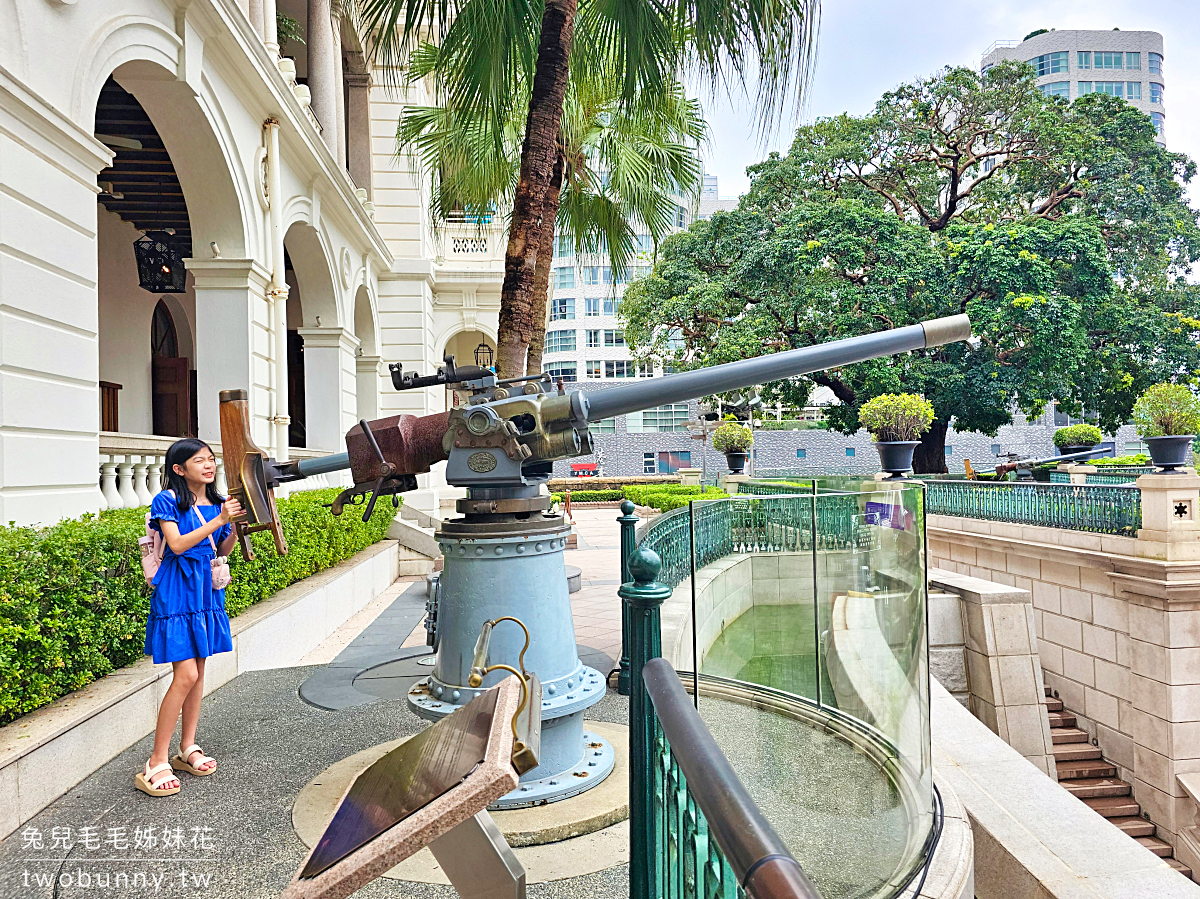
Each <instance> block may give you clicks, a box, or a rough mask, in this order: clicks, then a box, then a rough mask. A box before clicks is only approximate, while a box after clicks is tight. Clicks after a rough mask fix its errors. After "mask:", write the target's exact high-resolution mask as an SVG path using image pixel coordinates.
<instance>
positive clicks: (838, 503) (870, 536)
mask: <svg viewBox="0 0 1200 899" xmlns="http://www.w3.org/2000/svg"><path fill="white" fill-rule="evenodd" d="M740 486H743V487H744V486H746V485H745V484H742V485H740ZM755 486H757V485H755ZM814 502H815V504H816V516H815V520H814V515H813V504H814ZM693 505H694V507H695V513H694V516H692V515H691V512H690V509H689V507H688V506H681V507H680V508H678V509H672V510H671V511H669V512H664V513H663V514H662V515H659V516H658V517H657V518H655V519H654V520H653V522H652V523H651V524H650V526H649V527H648V528H647V529H646V531H645V533H644V534H643V535H642V539H641V540H640V541H639V542H638V546H640V547H645V548H646V549H652V550H654V552H655V553H656V554H657V555H658V557H659V558H660V559H661V560H662V572H661V573H660V574H659V577H658V580H659V582H660V583H663V584H667V585H669V586H671V587H676V586H678V585H679V584H681V583H682V582H683V581H684V579H685V578H688V577H690V576H691V573H692V528H693V527H694V529H695V532H696V566H697V567H699V568H702V567H704V566H705V565H708V564H710V563H712V562H715V561H716V560H717V559H720V558H722V557H724V556H727V555H729V554H731V553H751V552H811V551H812V548H813V545H812V537H813V527H814V525H815V526H816V533H817V549H848V548H850V547H858V548H859V549H867V548H869V547H870V545H871V544H872V541H874V540H877V539H878V530H877V529H876V528H871V527H867V526H866V524H865V522H864V520H863V513H862V510H861V509H860V507H859V497H858V495H856V494H843V493H818V494H815V495H813V494H800V495H796V494H795V491H791V494H790V495H772V494H749V495H742V494H739V495H737V496H735V497H732V498H730V499H721V500H712V501H697V502H695V503H694V504H693Z"/></svg>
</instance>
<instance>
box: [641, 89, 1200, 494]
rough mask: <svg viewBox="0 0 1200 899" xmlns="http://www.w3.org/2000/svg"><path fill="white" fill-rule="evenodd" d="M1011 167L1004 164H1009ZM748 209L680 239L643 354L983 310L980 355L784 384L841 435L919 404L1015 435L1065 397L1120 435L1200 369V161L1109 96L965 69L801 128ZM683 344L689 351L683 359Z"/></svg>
mask: <svg viewBox="0 0 1200 899" xmlns="http://www.w3.org/2000/svg"><path fill="white" fill-rule="evenodd" d="M988 160H991V162H988ZM751 173H752V178H753V180H752V187H751V190H750V192H749V193H748V194H747V195H746V196H745V197H743V199H742V201H741V203H740V204H739V207H738V209H737V210H736V211H734V212H732V213H729V214H724V215H717V216H714V217H713V218H712V220H710V221H708V222H699V223H697V224H695V225H693V226H692V228H690V229H689V230H688V232H685V233H683V234H680V235H677V236H675V237H672V238H669V239H668V240H667V241H666V242H665V243H664V245H663V247H662V250H661V251H660V258H659V262H658V264H657V265H656V266H655V270H654V273H653V275H652V276H651V277H650V278H648V279H644V280H643V281H640V282H638V283H637V284H635V285H633V286H632V287H631V288H630V289H629V290H628V291H627V292H626V298H625V300H624V302H623V304H622V312H623V314H624V315H625V316H626V317H627V328H626V334H627V337H628V338H629V339H630V340H631V341H632V342H633V343H635V344H636V346H637V347H638V349H639V351H640V352H643V353H653V354H657V355H662V356H664V357H668V358H671V357H674V359H675V362H676V364H678V365H681V366H688V365H706V364H711V363H713V362H721V361H727V360H729V359H736V358H744V357H746V356H752V355H758V354H761V353H762V352H764V351H766V352H772V351H777V350H781V349H788V348H792V347H798V346H807V345H811V344H815V343H820V342H823V341H827V340H833V339H837V338H840V337H846V336H852V335H856V334H862V333H865V332H868V331H872V330H878V329H880V328H891V327H899V326H902V325H907V324H912V323H915V322H917V321H920V320H922V319H928V318H933V317H936V316H941V315H951V314H955V313H959V312H967V313H968V314H969V315H970V316H971V320H972V323H973V330H974V333H975V336H976V339H975V340H973V341H972V342H971V343H969V344H955V345H952V346H948V347H941V348H938V349H935V350H928V351H921V352H914V353H909V354H905V355H903V356H900V357H897V358H893V359H884V360H875V361H872V362H866V363H861V364H859V365H856V366H850V367H847V368H844V369H840V370H835V371H829V372H822V373H817V374H815V375H813V376H812V377H811V378H808V379H796V380H795V381H792V382H787V383H783V384H776V385H771V390H772V392H773V393H774V394H775V395H777V396H779V397H780V398H782V399H784V400H785V401H787V402H790V403H796V404H801V403H803V402H804V401H805V400H806V398H807V395H808V392H809V390H810V389H811V387H812V385H813V384H814V383H816V384H822V385H825V386H828V387H829V388H830V389H832V390H833V392H834V395H835V396H836V397H837V398H838V400H839V402H840V403H841V405H839V406H835V407H833V409H832V410H831V416H830V417H831V419H832V424H833V426H834V427H836V428H838V429H840V430H843V431H851V430H853V429H855V428H856V427H857V416H858V407H859V406H860V405H861V404H862V403H863V402H865V401H866V400H868V399H870V398H871V397H873V396H877V395H879V394H883V393H894V392H899V391H902V390H903V391H909V392H920V393H922V394H924V395H925V396H926V397H928V398H929V399H930V400H931V401H932V402H933V405H934V408H935V410H936V413H937V418H936V419H935V420H934V422H933V425H932V427H931V428H930V430H929V432H927V433H926V435H925V436H924V437H923V438H922V445H921V447H919V448H918V451H917V456H916V460H915V462H916V466H917V470H918V471H945V434H946V430H947V428H948V427H949V424H950V422H951V420H952V419H953V420H954V421H955V423H956V426H957V427H959V428H963V429H977V430H980V431H983V432H985V433H989V434H994V433H995V432H996V429H997V428H998V427H999V426H1000V425H1002V424H1005V423H1007V422H1008V421H1009V419H1010V414H1011V410H1012V409H1014V408H1017V409H1020V410H1022V411H1024V412H1025V413H1027V414H1036V413H1037V412H1040V411H1041V409H1042V408H1043V407H1044V405H1045V403H1046V402H1047V401H1049V400H1051V399H1056V400H1058V401H1059V402H1060V403H1061V404H1062V405H1063V406H1064V408H1065V409H1066V410H1068V411H1071V412H1075V413H1078V412H1079V411H1080V409H1081V408H1082V407H1084V406H1086V408H1087V409H1088V410H1089V411H1092V412H1096V413H1098V414H1099V417H1100V423H1101V425H1102V426H1103V427H1105V428H1107V429H1110V430H1111V429H1113V428H1115V427H1116V426H1117V425H1119V424H1121V423H1122V422H1123V421H1124V420H1125V419H1126V418H1127V417H1128V415H1129V411H1130V408H1131V406H1132V403H1133V400H1134V399H1135V398H1136V397H1137V395H1138V394H1139V393H1140V392H1141V390H1143V389H1145V387H1147V386H1149V385H1150V384H1153V383H1156V382H1157V381H1162V380H1174V379H1179V378H1187V377H1189V376H1190V375H1191V373H1194V372H1196V371H1197V370H1200V352H1198V350H1197V337H1200V315H1198V314H1197V311H1198V308H1200V307H1198V306H1197V300H1198V299H1200V298H1198V297H1197V292H1196V291H1195V290H1194V289H1190V288H1187V287H1186V286H1184V285H1182V284H1181V283H1180V281H1179V279H1180V277H1181V276H1182V274H1183V273H1184V272H1186V271H1187V270H1188V267H1189V265H1190V264H1191V261H1192V259H1193V257H1194V255H1195V252H1196V248H1197V247H1200V240H1198V239H1197V233H1198V232H1197V213H1196V211H1195V210H1193V209H1191V208H1190V207H1189V206H1188V205H1187V203H1186V200H1185V199H1184V195H1183V184H1184V183H1186V181H1187V180H1188V179H1190V178H1191V177H1192V174H1193V173H1194V165H1193V164H1192V163H1191V161H1190V160H1188V159H1187V158H1186V157H1184V156H1182V155H1180V154H1173V153H1169V152H1168V151H1166V150H1165V149H1163V148H1162V147H1160V146H1158V145H1157V144H1156V143H1155V142H1154V130H1153V127H1152V125H1151V124H1150V121H1149V119H1148V118H1146V117H1145V116H1143V115H1142V114H1141V113H1138V112H1137V111H1136V110H1133V109H1132V108H1131V107H1129V106H1128V105H1127V104H1125V103H1123V102H1121V101H1116V100H1113V98H1108V97H1091V96H1089V97H1084V98H1082V99H1081V100H1079V101H1076V103H1074V104H1071V105H1067V104H1066V103H1064V102H1062V101H1061V100H1058V99H1057V98H1048V97H1043V96H1042V95H1041V94H1040V92H1038V91H1037V89H1036V87H1035V85H1034V83H1033V78H1032V73H1031V72H1030V71H1029V70H1028V69H1027V67H1023V66H1022V67H1017V66H1007V65H1005V66H998V67H996V68H995V69H992V70H990V71H989V72H988V73H987V75H985V76H984V77H982V78H980V77H979V76H977V75H975V74H974V73H973V72H970V71H967V70H962V69H958V70H948V71H946V72H944V73H942V74H941V75H939V76H937V77H936V78H933V79H930V80H928V81H921V82H917V83H915V84H913V85H905V86H903V87H901V88H899V89H898V90H896V91H894V92H891V93H889V94H887V95H885V96H884V97H883V99H881V100H880V102H879V104H877V106H876V109H875V111H874V112H873V113H872V114H871V115H869V116H865V117H861V118H855V117H851V116H840V117H837V118H835V119H826V120H822V121H819V122H817V123H815V124H813V125H811V126H806V127H803V128H801V129H799V130H798V132H797V135H796V140H795V141H794V142H793V144H792V147H791V151H790V152H789V153H788V155H787V156H786V157H780V156H777V155H773V156H772V157H771V158H770V159H768V160H767V161H766V162H764V163H762V164H761V165H759V166H756V167H754V168H752V169H751ZM673 346H674V347H675V349H672V347H673Z"/></svg>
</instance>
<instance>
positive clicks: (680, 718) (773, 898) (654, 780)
mask: <svg viewBox="0 0 1200 899" xmlns="http://www.w3.org/2000/svg"><path fill="white" fill-rule="evenodd" d="M628 517H630V516H626V518H628ZM661 520H662V519H659V521H661ZM621 527H622V533H623V535H624V534H630V535H632V531H633V524H632V522H628V521H626V520H625V519H622V520H621ZM623 563H624V564H623V568H624V569H626V570H627V572H628V576H629V578H630V580H629V581H627V582H626V583H624V584H622V585H621V587H620V589H619V590H618V591H617V592H618V594H619V595H620V597H621V599H622V605H623V606H624V607H625V608H626V610H627V618H628V622H629V631H628V636H629V648H630V652H629V655H630V668H629V678H630V686H631V691H630V699H629V755H630V764H629V841H630V853H629V895H630V897H631V899H743V897H749V899H821V897H820V894H819V893H818V892H817V890H816V888H815V887H814V886H813V885H812V883H811V881H809V879H808V877H807V876H805V874H804V871H803V869H802V868H801V867H800V864H799V863H798V862H797V861H796V859H795V858H794V857H793V856H792V854H791V852H790V851H789V850H788V848H787V846H786V845H785V844H784V842H783V841H782V840H781V839H780V838H779V836H778V834H776V833H775V831H774V829H773V828H772V827H771V825H770V823H769V822H768V821H767V820H766V818H765V817H764V816H763V814H762V812H761V811H760V810H759V809H758V806H757V805H755V803H754V801H753V800H752V799H751V798H750V795H749V793H748V792H747V791H746V788H745V786H743V784H742V782H741V781H740V780H739V779H738V777H737V774H736V773H735V772H734V770H733V767H732V766H731V765H730V764H729V760H728V759H727V758H726V757H725V755H724V753H722V752H721V750H720V748H719V747H718V746H717V744H716V741H715V740H714V739H713V737H712V734H711V733H709V731H708V728H707V727H705V725H704V722H703V721H702V720H701V719H700V715H699V713H698V712H697V711H696V709H695V707H694V706H693V704H692V703H691V701H690V700H689V699H688V697H687V695H686V693H684V690H683V687H682V686H681V684H680V682H679V676H678V675H677V674H676V673H675V670H674V669H673V668H672V667H671V666H670V665H669V664H668V663H667V662H666V661H665V660H664V659H662V658H661V655H662V626H661V615H660V607H661V606H662V603H663V601H664V600H665V599H666V598H667V597H669V596H670V595H671V587H670V586H668V585H666V584H663V583H661V582H659V581H658V576H659V574H660V572H661V568H660V560H659V558H658V557H657V555H656V554H655V553H654V552H652V551H650V550H649V549H648V548H647V547H646V546H645V545H644V544H643V546H641V547H638V548H637V549H636V550H635V551H634V552H633V553H632V554H631V555H629V556H628V557H627V558H626V559H623Z"/></svg>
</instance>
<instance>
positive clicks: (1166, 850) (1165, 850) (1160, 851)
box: [1136, 837, 1175, 858]
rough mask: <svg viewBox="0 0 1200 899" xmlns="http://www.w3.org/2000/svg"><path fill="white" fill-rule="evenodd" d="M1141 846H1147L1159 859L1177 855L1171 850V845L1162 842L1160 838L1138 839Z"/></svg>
mask: <svg viewBox="0 0 1200 899" xmlns="http://www.w3.org/2000/svg"><path fill="white" fill-rule="evenodd" d="M1136 839H1137V841H1138V843H1139V844H1141V845H1142V846H1145V847H1146V848H1147V849H1149V850H1150V851H1151V852H1153V853H1154V854H1155V855H1157V856H1158V857H1159V858H1167V857H1169V856H1172V855H1174V854H1175V850H1174V849H1172V848H1171V844H1170V843H1168V842H1165V841H1164V840H1160V839H1159V838H1158V837H1136Z"/></svg>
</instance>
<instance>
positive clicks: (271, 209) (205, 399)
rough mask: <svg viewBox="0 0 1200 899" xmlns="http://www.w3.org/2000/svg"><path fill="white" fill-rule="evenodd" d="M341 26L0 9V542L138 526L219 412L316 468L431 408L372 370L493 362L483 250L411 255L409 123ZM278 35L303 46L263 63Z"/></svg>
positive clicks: (257, 10)
mask: <svg viewBox="0 0 1200 899" xmlns="http://www.w3.org/2000/svg"><path fill="white" fill-rule="evenodd" d="M350 7H351V4H345V8H344V7H343V4H342V3H340V2H338V0H332V3H331V0H278V9H276V0H192V2H172V0H82V2H75V0H16V2H14V0H4V2H0V521H5V522H7V521H17V522H19V523H33V522H52V521H56V520H58V519H60V518H64V517H75V516H78V515H80V514H82V513H85V512H90V511H96V510H99V509H103V508H106V507H113V506H129V505H135V504H138V503H140V502H142V501H144V500H145V499H146V498H147V497H148V491H152V490H153V489H155V488H154V486H153V484H154V481H155V477H154V475H155V474H156V472H157V469H158V466H160V465H161V461H162V452H163V451H164V450H165V448H166V447H167V446H169V444H170V443H171V441H172V439H174V438H176V437H178V436H181V435H185V434H192V433H198V434H199V436H201V437H202V438H205V439H207V440H210V441H214V442H215V441H219V439H220V433H219V428H218V417H217V412H218V403H217V394H218V392H219V391H220V390H223V389H228V388H235V387H241V388H246V389H248V390H249V393H250V405H251V412H252V415H253V419H254V436H255V439H256V440H257V441H258V443H259V445H260V446H261V447H263V448H264V449H266V450H268V451H269V452H270V453H271V454H272V455H274V456H276V457H278V458H283V457H288V456H289V455H291V456H296V455H300V454H302V453H308V454H317V453H323V452H328V451H337V450H339V449H341V448H342V435H343V434H344V433H345V431H346V430H347V429H349V428H350V427H351V426H352V425H353V424H354V423H355V422H356V421H357V420H358V419H359V418H374V417H379V416H381V415H388V414H395V413H398V412H412V413H418V414H423V413H427V412H433V411H441V410H442V409H444V408H445V404H446V402H447V397H446V395H445V393H444V392H442V391H417V392H412V393H406V394H398V393H396V392H395V391H393V390H392V388H391V384H390V380H389V378H388V374H387V367H386V366H387V363H390V362H401V363H403V364H404V366H405V367H406V368H410V367H415V368H418V369H420V370H422V371H431V370H433V368H434V367H435V366H436V364H437V363H438V361H439V360H440V359H441V358H442V355H443V353H444V352H446V351H447V350H449V351H450V352H454V353H456V354H457V355H458V356H459V358H462V357H464V356H468V357H469V356H470V355H471V353H472V352H473V351H474V349H475V347H476V346H478V345H479V344H480V343H481V342H487V343H489V344H493V342H494V339H495V329H496V320H497V311H498V306H499V294H500V282H501V278H502V274H503V255H504V246H503V244H502V242H501V241H500V240H497V232H496V231H495V230H494V229H493V230H482V231H481V230H479V229H477V228H476V226H474V225H471V224H462V225H455V226H451V227H450V228H448V229H443V231H442V232H441V233H440V234H439V235H437V236H435V235H434V233H433V231H432V230H431V228H430V227H429V223H428V219H427V215H426V212H425V210H426V204H427V196H426V192H425V190H424V189H423V187H422V179H421V177H419V176H418V175H416V174H414V168H413V165H412V164H411V163H410V161H409V160H408V159H406V158H405V157H403V156H401V155H398V153H397V146H396V140H395V130H396V121H397V117H398V114H399V112H400V109H401V107H402V106H403V104H404V103H405V102H421V100H422V99H423V98H422V97H421V96H420V94H419V92H416V93H414V94H413V95H412V96H411V98H406V97H405V96H401V95H397V94H395V93H393V92H390V91H389V90H388V89H386V88H385V86H384V85H385V82H386V79H384V78H382V77H380V73H379V72H373V71H372V70H371V67H370V66H369V65H368V64H367V63H366V62H365V60H364V53H363V46H362V40H361V36H360V33H359V30H358V26H357V24H356V22H355V19H354V16H353V15H352V11H351V9H350ZM277 13H278V14H282V15H285V16H288V17H290V18H291V19H293V20H296V21H297V22H299V23H300V30H301V31H302V32H303V34H304V42H300V41H299V40H292V41H290V42H288V43H286V44H285V45H284V47H283V48H282V53H283V56H282V58H281V55H280V47H279V43H278V36H277V30H276V23H277ZM145 235H148V237H147V236H145ZM135 242H137V243H138V245H139V246H138V248H137V249H135ZM143 251H144V252H143ZM139 252H141V256H139ZM139 261H140V262H141V268H140V269H139ZM181 266H182V271H181V270H180V268H181ZM437 482H438V479H437V475H436V474H435V475H433V476H427V477H426V479H425V483H423V484H422V486H423V488H425V489H423V490H421V491H418V494H417V495H414V496H412V497H411V499H410V501H414V502H416V503H417V504H419V505H420V504H425V505H430V504H435V503H436V502H437V501H438V492H439V491H438V487H437Z"/></svg>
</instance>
